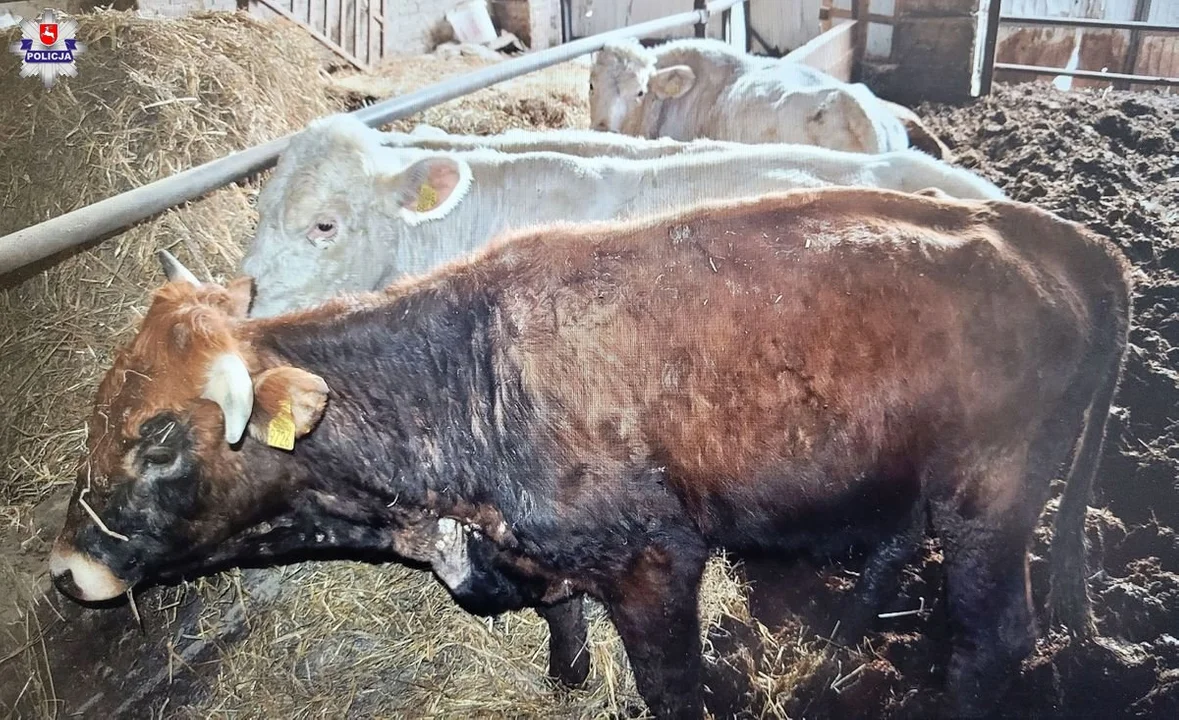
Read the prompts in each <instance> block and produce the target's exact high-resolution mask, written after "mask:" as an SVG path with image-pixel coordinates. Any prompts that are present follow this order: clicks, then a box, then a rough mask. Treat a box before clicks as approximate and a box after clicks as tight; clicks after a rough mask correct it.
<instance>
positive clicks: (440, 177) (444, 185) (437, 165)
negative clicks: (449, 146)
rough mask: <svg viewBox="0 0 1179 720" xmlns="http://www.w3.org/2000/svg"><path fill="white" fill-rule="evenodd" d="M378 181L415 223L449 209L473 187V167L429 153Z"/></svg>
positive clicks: (437, 216) (403, 215)
mask: <svg viewBox="0 0 1179 720" xmlns="http://www.w3.org/2000/svg"><path fill="white" fill-rule="evenodd" d="M378 185H379V186H380V187H381V191H382V192H384V193H387V197H388V198H389V199H390V200H391V201H392V202H393V203H395V204H396V206H397V208H398V209H399V210H400V215H401V216H402V217H403V218H404V219H405V220H406V221H408V222H409V223H410V224H411V225H412V224H417V223H419V222H424V221H426V220H432V219H434V218H440V217H445V216H446V215H447V214H448V213H450V211H451V210H453V209H454V207H455V206H456V205H458V203H459V201H461V200H462V199H463V196H464V195H466V194H467V191H468V190H469V189H470V187H471V167H470V165H468V164H467V163H466V162H464V161H462V160H457V159H455V158H451V157H446V156H441V155H439V156H435V157H428V158H425V159H423V160H418V161H417V162H415V163H414V164H413V165H410V166H409V167H407V168H405V169H404V170H402V171H401V172H399V173H397V174H395V175H389V176H384V177H382V178H380V179H379V181H378Z"/></svg>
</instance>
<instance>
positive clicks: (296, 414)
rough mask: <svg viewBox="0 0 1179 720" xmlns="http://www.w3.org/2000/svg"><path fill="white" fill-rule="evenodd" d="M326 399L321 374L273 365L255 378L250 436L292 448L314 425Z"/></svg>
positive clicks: (326, 391)
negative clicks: (273, 366) (274, 366)
mask: <svg viewBox="0 0 1179 720" xmlns="http://www.w3.org/2000/svg"><path fill="white" fill-rule="evenodd" d="M327 401H328V386H327V383H325V382H324V381H323V378H321V377H319V376H318V375H313V374H311V373H309V372H307V371H306V370H300V369H299V368H294V367H277V368H271V369H270V370H267V371H266V372H264V373H262V374H261V375H259V376H258V377H257V378H256V379H255V380H254V414H253V417H251V418H250V435H251V436H252V437H253V438H254V439H255V440H258V441H259V442H264V443H266V444H267V445H271V446H273V447H277V448H282V449H284V450H290V449H291V448H293V447H294V446H295V440H296V439H297V438H301V437H303V436H304V435H306V434H307V433H309V432H311V431H312V430H313V429H314V428H315V425H316V423H318V422H319V419H320V418H321V417H322V416H323V411H324V408H325V407H327Z"/></svg>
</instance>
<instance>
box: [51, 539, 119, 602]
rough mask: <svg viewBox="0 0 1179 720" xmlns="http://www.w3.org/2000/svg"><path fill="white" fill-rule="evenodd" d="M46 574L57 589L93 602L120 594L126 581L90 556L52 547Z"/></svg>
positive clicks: (78, 598)
mask: <svg viewBox="0 0 1179 720" xmlns="http://www.w3.org/2000/svg"><path fill="white" fill-rule="evenodd" d="M49 576H50V577H51V578H53V584H54V586H56V587H57V589H58V590H60V591H61V592H63V593H65V594H66V595H69V596H70V597H72V598H74V599H75V600H85V601H90V602H96V601H100V600H110V599H111V598H115V597H118V596H119V595H122V594H123V592H124V591H125V590H126V589H127V585H126V583H124V582H123V581H122V580H119V579H118V578H117V577H115V574H114V573H113V572H111V570H110V568H108V567H107V566H105V565H103V564H102V563H100V562H97V561H95V560H94V559H92V558H91V557H90V556H89V555H87V554H85V553H81V552H77V551H75V550H71V549H69V548H62V547H60V546H55V547H54V548H53V552H52V553H51V554H50V555H49Z"/></svg>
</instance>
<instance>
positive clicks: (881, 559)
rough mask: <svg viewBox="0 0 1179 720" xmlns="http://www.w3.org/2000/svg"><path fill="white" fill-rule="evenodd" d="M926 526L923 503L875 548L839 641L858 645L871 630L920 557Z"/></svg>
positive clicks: (847, 605) (851, 601)
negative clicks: (911, 565)
mask: <svg viewBox="0 0 1179 720" xmlns="http://www.w3.org/2000/svg"><path fill="white" fill-rule="evenodd" d="M925 523H926V513H925V506H924V504H918V505H915V506H914V508H913V511H912V513H910V515H909V517H908V519H907V521H906V522H905V524H904V525H902V526H901V527H899V528H898V529H897V532H896V533H895V534H894V535H893V536H892V537H889V538H887V539H886V540H885V541H884V542H881V543H880V544H878V545H877V546H876V547H874V548H872V550H871V552H870V553H869V554H868V559H867V561H866V562H865V563H864V567H863V568H862V569H861V570H860V577H859V578H858V579H857V580H856V585H855V588H854V589H853V590H852V593H851V595H850V596H849V597H848V598H847V600H846V601H845V603H844V610H843V613H842V614H841V617H840V622H839V632H838V633H837V634H836V637H837V638H838V639H839V641H840V642H843V643H847V644H854V643H857V642H859V641H860V640H861V639H862V638H863V637H864V634H865V633H867V632H868V630H869V629H870V628H871V627H872V622H873V620H874V619H875V617H876V614H877V613H879V612H880V610H881V608H883V607H884V605H885V603H886V602H888V600H889V599H890V598H892V597H894V596H895V595H896V594H897V592H898V591H899V590H900V586H901V572H902V571H903V570H904V569H905V566H906V565H908V564H909V562H910V561H911V560H912V559H913V558H914V557H915V556H916V555H917V551H918V550H920V549H921V541H922V540H924V539H925Z"/></svg>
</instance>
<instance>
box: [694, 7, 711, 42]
mask: <svg viewBox="0 0 1179 720" xmlns="http://www.w3.org/2000/svg"><path fill="white" fill-rule="evenodd" d="M692 7H693V9H695V10H707V9H708V0H696V1H695V3H694V4H693V6H692ZM707 36H708V23H702V22H700V23H696V37H698V38H702V37H707Z"/></svg>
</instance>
